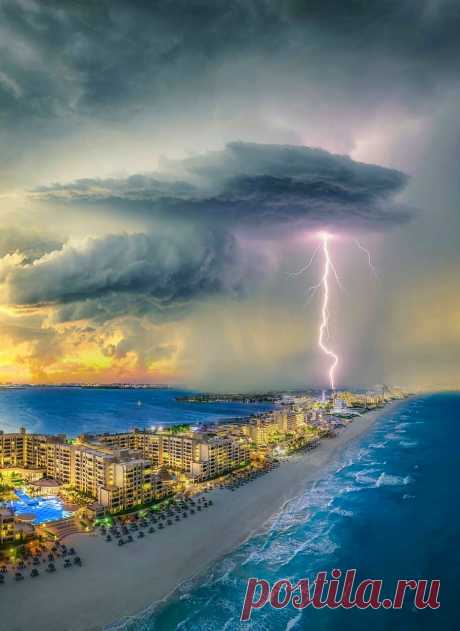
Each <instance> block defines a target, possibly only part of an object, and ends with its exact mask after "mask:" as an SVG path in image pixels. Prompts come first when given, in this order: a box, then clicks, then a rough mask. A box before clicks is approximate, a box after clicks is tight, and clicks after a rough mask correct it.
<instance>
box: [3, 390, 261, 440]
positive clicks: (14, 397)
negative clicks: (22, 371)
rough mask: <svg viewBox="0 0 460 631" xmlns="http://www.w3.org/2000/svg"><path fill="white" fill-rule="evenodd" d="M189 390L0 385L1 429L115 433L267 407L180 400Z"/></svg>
mask: <svg viewBox="0 0 460 631" xmlns="http://www.w3.org/2000/svg"><path fill="white" fill-rule="evenodd" d="M186 394H190V393H189V392H186V391H184V390H175V389H172V388H164V389H163V388H152V389H123V390H121V389H119V390H118V389H113V388H107V389H104V388H97V389H95V388H47V387H43V388H38V387H34V388H17V389H16V388H11V389H7V388H3V389H0V430H3V431H4V432H8V431H10V432H14V431H18V429H19V427H21V426H24V427H26V428H27V430H28V431H30V432H37V433H40V432H43V433H47V434H67V435H68V436H77V435H78V434H82V433H85V432H86V433H91V432H117V431H124V430H127V429H129V428H132V427H134V426H136V427H140V428H144V427H150V426H151V425H169V424H177V423H213V422H217V421H219V420H228V419H231V418H235V417H242V416H248V415H249V414H253V413H256V412H264V411H266V410H271V409H272V408H273V406H272V405H271V404H265V403H260V404H258V403H250V404H247V405H245V404H240V403H204V404H199V403H185V402H180V401H176V399H175V398H176V397H177V396H182V395H186Z"/></svg>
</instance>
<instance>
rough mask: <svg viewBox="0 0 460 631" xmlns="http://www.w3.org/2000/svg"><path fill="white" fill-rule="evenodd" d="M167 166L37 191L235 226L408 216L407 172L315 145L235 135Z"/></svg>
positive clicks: (371, 224) (378, 221)
mask: <svg viewBox="0 0 460 631" xmlns="http://www.w3.org/2000/svg"><path fill="white" fill-rule="evenodd" d="M165 167H166V168H167V173H168V175H167V176H165V175H161V174H153V175H134V176H131V177H129V178H126V179H118V180H117V179H105V180H102V179H85V180H79V181H76V182H73V183H70V184H68V185H55V186H50V187H41V188H40V189H37V191H36V192H35V195H37V196H38V197H40V198H42V199H43V198H44V199H46V200H48V201H49V200H55V201H59V202H60V203H61V204H62V202H66V203H73V204H79V205H81V206H85V205H87V206H89V207H94V205H97V204H102V205H103V206H104V207H107V208H111V209H115V210H116V211H117V212H125V213H128V215H129V213H140V214H141V215H144V216H147V217H148V216H153V217H161V218H163V219H171V220H178V219H179V220H182V221H183V220H191V221H194V222H204V223H205V224H214V223H218V224H224V225H226V226H227V227H232V228H238V227H256V228H263V229H270V228H273V227H275V228H276V229H279V228H280V226H284V227H285V228H286V229H289V227H292V226H295V227H302V226H304V227H306V228H308V227H311V226H315V225H318V224H326V225H330V226H336V225H342V226H343V225H345V226H349V225H351V226H356V225H358V226H359V227H366V228H371V229H372V228H384V227H388V226H390V225H393V224H395V223H401V222H403V221H406V220H407V219H408V218H409V216H410V213H409V210H408V209H407V208H404V207H402V206H398V205H397V204H396V203H395V202H394V197H395V195H396V194H397V193H399V192H400V191H401V190H402V189H403V188H404V187H405V185H406V183H407V179H408V178H407V176H406V175H405V174H403V173H401V172H400V171H396V170H394V169H387V168H383V167H379V166H375V165H371V164H363V163H359V162H355V161H353V160H351V159H350V158H348V157H347V156H340V155H333V154H331V153H328V152H327V151H323V150H320V149H311V148H308V147H295V146H283V145H260V144H254V143H242V142H237V143H231V144H229V145H227V147H226V148H225V150H223V151H219V152H209V153H207V154H204V155H201V156H197V157H194V158H188V159H186V160H181V161H174V162H172V161H170V162H167V163H166V164H165ZM174 173H176V174H177V176H176V177H177V179H174V176H173V174H174ZM179 177H180V178H181V179H179ZM187 180H188V181H187Z"/></svg>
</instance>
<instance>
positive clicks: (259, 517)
mask: <svg viewBox="0 0 460 631" xmlns="http://www.w3.org/2000/svg"><path fill="white" fill-rule="evenodd" d="M396 405H398V402H393V403H391V404H389V405H387V406H386V407H385V408H384V409H381V410H376V411H373V412H368V413H367V414H366V415H364V416H362V417H360V418H357V419H355V420H354V421H353V423H351V424H350V425H348V426H347V427H346V428H345V429H343V430H342V431H341V432H340V433H339V435H338V436H337V437H336V438H332V439H324V440H322V441H321V443H320V446H319V447H318V448H317V449H315V450H313V451H311V452H307V453H301V454H296V455H294V456H291V457H290V458H289V459H288V460H287V461H285V462H282V463H281V465H280V466H279V467H278V468H277V469H275V470H274V471H271V472H270V473H268V474H267V475H264V476H262V477H260V478H258V479H256V480H255V481H253V482H250V483H249V484H246V485H244V486H242V487H240V488H238V489H237V490H236V491H234V492H231V491H229V490H227V489H217V490H215V491H212V492H210V493H209V494H207V497H209V498H212V499H213V501H214V506H212V507H210V508H208V509H205V510H203V511H202V512H201V513H196V514H195V515H193V516H190V517H189V518H188V519H182V520H181V521H180V522H177V523H176V522H174V525H173V526H170V527H166V528H165V529H164V530H163V531H156V532H155V533H154V534H150V535H146V537H145V538H144V539H142V540H141V541H138V540H137V539H135V541H134V542H133V543H130V544H128V545H125V546H122V547H118V546H117V545H116V544H114V543H113V542H112V543H106V542H105V541H104V540H103V538H102V537H101V536H100V535H75V536H72V537H68V538H67V539H66V541H65V542H66V544H67V545H73V546H75V548H76V549H77V553H78V554H79V555H80V556H81V557H82V559H83V563H84V565H83V567H82V568H78V567H72V568H70V569H64V568H63V567H62V562H59V563H57V567H58V571H57V572H56V573H55V574H51V575H50V574H48V573H46V572H44V571H43V572H42V573H41V576H40V577H38V578H35V579H30V578H29V577H27V578H26V580H24V581H22V582H20V583H15V582H14V581H12V580H11V577H9V578H8V580H7V582H6V583H5V584H4V585H2V586H0V599H1V601H2V603H3V604H2V606H1V609H0V629H1V630H5V631H7V630H8V631H26V630H29V629H34V631H83V630H85V631H90V630H91V631H93V630H96V629H102V628H104V626H106V625H108V624H110V623H113V622H115V621H117V620H119V619H121V618H123V617H125V616H128V615H132V614H135V613H137V612H140V611H141V610H143V609H144V608H145V607H147V606H149V605H151V604H152V603H154V602H158V601H160V600H162V599H164V598H166V597H167V596H168V595H170V594H171V593H172V592H173V591H174V589H175V588H176V587H177V585H178V584H180V583H181V582H183V581H184V580H186V579H189V578H191V577H193V576H195V575H197V574H199V573H201V572H203V571H204V570H205V569H206V567H207V566H209V565H210V564H211V563H212V562H214V561H216V560H217V559H219V558H220V557H222V556H223V555H225V554H226V553H228V552H230V551H231V550H232V549H234V548H235V547H236V546H237V545H239V544H240V543H242V542H243V541H244V540H245V539H247V538H248V537H249V536H250V535H251V534H252V533H254V532H255V531H259V530H261V529H263V527H264V524H266V522H267V520H269V518H270V517H271V516H272V515H274V514H275V513H276V512H278V511H279V510H280V508H281V507H282V506H283V504H285V502H286V501H287V500H289V499H290V498H293V497H295V496H296V495H299V494H300V493H301V492H302V491H304V490H305V489H306V488H307V487H308V484H309V483H311V482H312V481H314V480H315V479H318V478H319V477H320V476H321V473H322V472H323V470H324V468H325V467H326V466H327V465H329V464H330V463H333V461H334V459H335V457H336V456H337V454H338V452H340V451H341V450H342V449H343V447H344V446H345V445H346V444H348V443H350V442H351V441H353V440H355V439H356V438H357V437H359V436H361V435H362V434H363V433H364V432H366V431H367V430H368V429H369V428H370V427H371V425H372V424H373V423H374V421H375V420H376V418H377V417H378V416H379V415H381V414H382V413H384V414H388V413H391V411H392V408H394V407H395V406H396Z"/></svg>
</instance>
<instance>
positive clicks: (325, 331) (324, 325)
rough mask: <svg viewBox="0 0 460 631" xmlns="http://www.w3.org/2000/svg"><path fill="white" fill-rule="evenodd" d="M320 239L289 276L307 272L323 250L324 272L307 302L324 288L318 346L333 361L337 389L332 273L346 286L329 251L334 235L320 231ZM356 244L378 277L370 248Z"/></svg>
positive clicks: (330, 372)
mask: <svg viewBox="0 0 460 631" xmlns="http://www.w3.org/2000/svg"><path fill="white" fill-rule="evenodd" d="M317 237H318V239H320V241H321V242H320V244H319V245H318V246H317V247H316V248H315V250H314V252H313V254H312V256H311V258H310V260H309V261H308V263H307V264H306V265H305V266H304V267H302V268H301V269H299V270H298V271H296V272H292V273H291V274H289V276H291V277H292V276H300V275H301V274H304V273H305V272H307V271H308V270H309V269H310V267H311V266H312V264H313V261H314V260H315V259H316V257H317V254H318V252H319V251H320V250H321V251H322V255H323V256H322V261H323V262H322V270H323V271H322V274H321V277H320V280H319V282H318V283H316V284H315V285H311V286H310V287H308V288H307V294H308V299H307V302H309V301H310V300H311V298H313V296H314V295H315V294H316V292H317V291H319V290H320V289H321V290H322V302H321V321H320V324H319V331H318V346H319V348H320V349H321V351H322V352H323V353H324V354H325V355H326V356H327V357H328V358H330V360H331V362H330V365H329V370H328V373H327V374H328V380H329V386H330V388H331V390H335V371H336V368H337V366H338V364H339V361H340V359H339V356H338V355H337V353H336V352H335V351H334V350H333V349H332V348H331V347H330V345H329V339H330V334H329V298H330V285H329V280H330V278H331V273H332V276H333V278H334V280H335V282H336V283H337V286H338V287H339V288H340V289H341V290H342V291H344V288H343V286H342V281H341V279H340V276H339V274H338V273H337V270H336V268H335V265H334V262H333V260H332V257H331V254H330V251H329V242H330V240H331V239H332V237H333V235H332V234H330V233H328V232H320V233H319V234H318V235H317ZM354 242H355V244H356V245H357V247H358V248H359V249H360V250H362V251H363V252H364V253H365V254H366V256H367V260H368V264H369V267H370V269H371V271H372V273H373V274H374V276H376V277H377V270H376V269H375V267H374V265H373V263H372V258H371V254H370V252H369V250H368V249H367V248H365V247H364V246H363V245H362V244H361V243H360V242H359V241H358V239H354Z"/></svg>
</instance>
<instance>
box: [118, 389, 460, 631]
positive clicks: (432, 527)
mask: <svg viewBox="0 0 460 631" xmlns="http://www.w3.org/2000/svg"><path fill="white" fill-rule="evenodd" d="M459 442H460V394H455V393H452V394H450V393H446V394H434V395H426V396H421V397H418V398H414V399H410V400H407V401H405V402H404V403H403V404H402V405H401V407H399V408H397V409H395V410H394V411H388V412H386V413H384V415H383V416H382V417H381V419H380V420H379V421H378V422H377V423H376V425H375V426H374V427H373V428H372V430H371V431H370V432H369V433H368V434H366V435H365V436H363V437H361V438H360V439H359V440H358V441H357V442H356V443H354V444H352V445H350V446H349V447H348V448H346V450H345V451H344V452H342V454H341V455H340V456H339V457H338V459H337V461H336V462H334V463H333V465H332V466H331V467H330V468H329V469H328V470H327V471H325V472H324V474H323V476H322V478H321V479H319V480H318V481H317V482H316V483H315V484H313V485H310V486H308V487H306V489H305V492H304V493H303V494H302V495H301V496H299V497H297V498H294V499H293V500H291V501H290V502H289V503H288V504H287V505H286V506H285V507H284V508H283V509H282V510H281V511H280V512H279V514H277V515H276V516H275V517H274V518H273V520H272V522H271V524H270V527H269V529H268V531H267V532H265V533H264V534H259V535H257V536H253V537H252V538H250V539H249V540H248V541H247V542H246V543H244V544H243V545H242V546H240V547H239V548H238V549H237V550H235V551H234V552H233V553H232V554H230V555H228V556H226V557H225V558H223V559H222V560H221V561H219V562H218V563H216V564H215V565H214V566H213V567H212V568H211V569H210V570H209V571H208V572H207V573H206V575H204V576H201V577H199V578H198V579H195V580H194V581H191V582H188V583H185V584H183V585H181V586H180V589H179V590H178V592H177V593H176V594H175V595H174V596H173V597H172V598H171V599H169V600H168V601H167V602H166V603H165V604H163V605H162V606H160V607H158V608H156V609H154V610H153V611H146V612H144V613H143V614H141V615H139V616H138V617H135V618H132V619H130V620H128V621H125V622H123V623H121V624H118V625H116V628H117V629H124V631H172V630H173V629H177V630H180V631H207V630H209V631H211V630H213V631H214V630H219V631H225V630H229V631H237V630H241V629H244V630H251V631H253V630H257V631H265V630H266V631H272V630H274V631H275V630H276V631H277V630H282V631H299V630H303V629H313V628H314V629H315V630H316V631H336V630H343V629H346V630H352V631H355V630H356V631H361V630H362V631H368V630H369V629H372V631H380V630H385V631H387V630H388V631H390V630H391V631H394V630H401V631H425V630H426V631H428V630H430V631H431V630H440V631H450V630H452V631H453V630H454V629H459V628H460V623H459V616H458V613H457V611H456V604H457V597H458V593H459V589H458V585H457V580H458V570H459V568H460V551H459V550H460V548H459V531H460V520H459V518H460V511H459V502H458V483H459V482H458V465H459V462H460V459H459ZM333 568H340V569H342V570H346V569H348V568H356V569H357V571H358V579H364V578H382V579H384V587H383V592H382V596H387V595H388V596H390V597H391V596H392V595H393V590H394V586H395V584H396V580H397V579H398V578H406V579H409V578H429V579H435V578H436V579H441V590H440V602H441V607H440V608H439V609H438V610H417V609H415V608H414V607H413V604H411V603H410V600H407V601H406V603H407V604H406V606H405V607H404V608H403V609H402V610H400V611H394V610H378V611H374V610H356V609H351V610H342V609H335V610H328V609H321V610H314V609H310V608H307V609H305V610H303V612H298V611H295V610H294V609H292V608H290V607H288V608H286V609H284V610H273V609H271V608H268V607H266V608H264V609H261V610H258V611H254V612H253V615H252V619H251V621H250V622H247V623H240V621H239V616H240V612H241V606H242V603H243V598H244V594H245V587H246V582H247V579H248V578H250V577H258V578H266V579H268V580H270V581H271V582H273V581H275V580H276V579H278V578H290V579H291V580H298V579H299V578H302V577H309V578H310V579H313V578H314V576H315V575H316V573H317V572H318V571H320V570H326V571H328V573H329V572H330V570H332V569H333Z"/></svg>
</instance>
